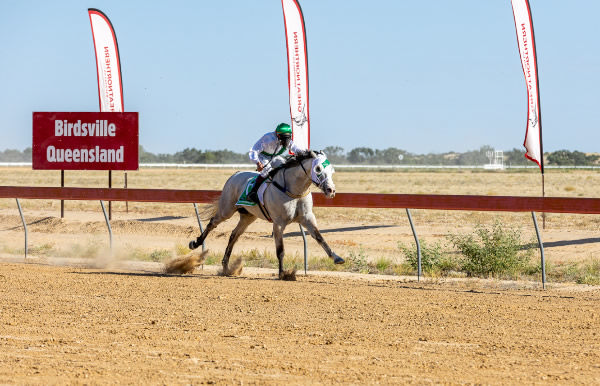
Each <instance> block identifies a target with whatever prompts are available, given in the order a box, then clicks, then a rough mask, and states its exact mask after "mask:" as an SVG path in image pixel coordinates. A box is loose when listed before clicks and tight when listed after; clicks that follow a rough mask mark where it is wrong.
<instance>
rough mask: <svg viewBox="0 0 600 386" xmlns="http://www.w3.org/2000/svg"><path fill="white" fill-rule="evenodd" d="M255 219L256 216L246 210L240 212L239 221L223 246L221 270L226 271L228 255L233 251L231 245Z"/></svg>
mask: <svg viewBox="0 0 600 386" xmlns="http://www.w3.org/2000/svg"><path fill="white" fill-rule="evenodd" d="M254 220H256V216H254V215H252V214H250V213H248V212H246V213H243V212H240V221H239V222H238V224H237V225H236V226H235V229H234V230H233V231H232V232H231V236H229V243H228V244H227V248H225V255H224V256H223V261H222V264H223V272H227V265H228V264H229V257H230V256H231V252H232V251H233V246H234V244H235V243H236V242H237V240H238V239H239V238H240V236H241V235H242V233H244V232H245V231H246V229H247V228H248V225H250V224H252V223H253V222H254Z"/></svg>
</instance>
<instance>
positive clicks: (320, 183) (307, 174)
mask: <svg viewBox="0 0 600 386" xmlns="http://www.w3.org/2000/svg"><path fill="white" fill-rule="evenodd" d="M310 158H311V159H313V157H310ZM306 159H308V157H307V158H304V159H302V160H297V162H298V163H299V164H300V167H301V168H302V170H303V171H304V175H306V177H308V179H309V180H310V181H311V182H312V183H313V184H315V186H317V187H318V188H319V189H321V190H322V187H321V186H322V185H323V184H324V183H325V181H326V180H323V181H321V182H317V181H315V180H313V178H312V174H309V172H310V171H309V170H306V168H305V167H304V165H303V163H302V162H303V161H304V160H306ZM289 167H290V166H288V167H286V166H285V165H284V166H282V167H281V169H283V186H281V184H279V183H278V182H277V181H275V179H273V177H275V174H276V173H273V175H272V176H271V179H272V181H273V182H272V184H273V185H275V187H276V188H277V189H279V190H281V191H282V192H283V193H285V194H287V195H288V197H291V198H302V197H304V196H307V195H308V194H309V193H310V189H308V188H307V189H306V190H305V191H304V192H302V193H300V194H294V193H292V192H290V191H289V190H288V189H287V181H286V178H285V171H286V169H288V168H289ZM274 171H275V172H277V171H279V168H277V169H275V170H274Z"/></svg>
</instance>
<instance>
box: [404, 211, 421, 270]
mask: <svg viewBox="0 0 600 386" xmlns="http://www.w3.org/2000/svg"><path fill="white" fill-rule="evenodd" d="M406 214H407V215H408V222H409V223H410V229H412V233H413V236H414V237H415V243H416V244H417V281H421V244H419V237H418V236H417V231H415V226H414V225H413V221H412V216H411V215H410V209H408V208H406Z"/></svg>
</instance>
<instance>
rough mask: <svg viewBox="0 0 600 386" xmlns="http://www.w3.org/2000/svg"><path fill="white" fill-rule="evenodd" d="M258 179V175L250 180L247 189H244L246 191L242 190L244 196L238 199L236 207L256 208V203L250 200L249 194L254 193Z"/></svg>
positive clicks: (241, 195)
mask: <svg viewBox="0 0 600 386" xmlns="http://www.w3.org/2000/svg"><path fill="white" fill-rule="evenodd" d="M256 177H258V175H256V176H254V177H252V178H250V179H249V180H248V182H247V183H246V187H245V188H244V190H242V194H240V198H238V200H237V202H236V203H235V204H236V205H243V206H255V205H256V202H254V201H251V200H250V199H249V198H248V194H250V192H251V191H252V188H253V187H254V184H255V183H256Z"/></svg>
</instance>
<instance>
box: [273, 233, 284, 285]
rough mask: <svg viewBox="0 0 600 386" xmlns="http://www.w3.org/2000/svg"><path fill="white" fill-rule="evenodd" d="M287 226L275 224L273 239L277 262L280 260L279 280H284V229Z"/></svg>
mask: <svg viewBox="0 0 600 386" xmlns="http://www.w3.org/2000/svg"><path fill="white" fill-rule="evenodd" d="M284 228H285V226H282V225H278V224H275V223H273V239H274V240H275V251H276V253H277V260H279V278H280V279H281V278H283V256H284V255H285V251H284V249H283V229H284Z"/></svg>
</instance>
